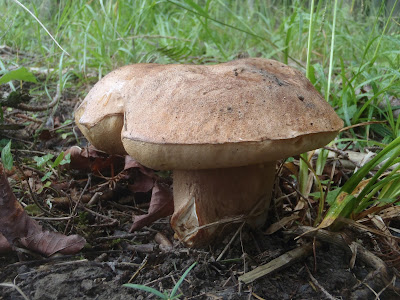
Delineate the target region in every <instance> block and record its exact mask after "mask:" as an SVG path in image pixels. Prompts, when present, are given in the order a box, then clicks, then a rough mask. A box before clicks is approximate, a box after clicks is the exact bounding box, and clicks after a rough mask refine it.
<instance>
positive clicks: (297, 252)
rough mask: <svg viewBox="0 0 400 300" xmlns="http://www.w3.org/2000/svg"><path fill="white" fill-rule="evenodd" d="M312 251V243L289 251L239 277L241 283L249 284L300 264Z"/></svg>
mask: <svg viewBox="0 0 400 300" xmlns="http://www.w3.org/2000/svg"><path fill="white" fill-rule="evenodd" d="M312 249H313V245H312V243H308V244H305V245H303V246H300V247H298V248H296V249H293V250H291V251H288V252H286V253H285V254H283V255H281V256H279V257H278V258H275V259H273V260H271V261H270V262H269V263H267V264H265V265H262V266H259V267H257V268H255V269H254V270H252V271H250V272H248V273H246V274H243V275H241V276H239V281H242V282H244V283H246V284H249V283H251V282H253V281H254V280H256V279H258V278H260V277H262V276H265V275H267V274H270V273H272V272H275V271H278V270H281V269H283V268H286V267H288V266H290V265H292V264H293V263H295V262H298V261H299V260H301V259H303V258H305V257H308V256H309V255H310V254H311V253H312Z"/></svg>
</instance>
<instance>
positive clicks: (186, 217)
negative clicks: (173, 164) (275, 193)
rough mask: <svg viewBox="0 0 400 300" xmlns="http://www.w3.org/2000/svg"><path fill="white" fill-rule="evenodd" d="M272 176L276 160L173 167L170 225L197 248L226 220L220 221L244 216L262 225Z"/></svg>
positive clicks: (185, 241) (219, 228)
mask: <svg viewBox="0 0 400 300" xmlns="http://www.w3.org/2000/svg"><path fill="white" fill-rule="evenodd" d="M274 178H275V162H269V163H264V164H258V165H251V166H245V167H236V168H224V169H208V170H175V171H174V175H173V179H174V205H175V212H174V214H173V216H172V219H171V225H172V227H173V229H174V230H175V233H176V235H177V237H178V238H179V239H180V240H181V241H182V242H183V243H185V244H186V245H187V246H189V247H198V246H203V245H207V244H209V243H210V242H211V241H212V240H213V239H214V238H215V237H216V236H218V235H219V234H220V233H221V232H222V230H223V229H225V228H227V226H226V225H227V223H226V222H221V220H227V219H229V218H231V219H232V218H233V219H237V218H238V217H240V216H243V217H245V218H246V220H247V221H248V223H250V224H251V225H253V226H261V225H262V224H263V223H264V222H265V219H266V215H267V214H266V213H267V209H268V207H269V203H270V198H271V190H272V187H273V184H274ZM256 206H257V207H256ZM250 213H251V216H250ZM211 223H216V224H211ZM229 223H232V222H229ZM203 226H204V227H203ZM228 227H229V226H228ZM224 232H226V231H225V230H224Z"/></svg>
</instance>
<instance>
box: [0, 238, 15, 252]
mask: <svg viewBox="0 0 400 300" xmlns="http://www.w3.org/2000/svg"><path fill="white" fill-rule="evenodd" d="M11 250H12V248H11V245H10V243H9V242H8V241H7V239H6V238H5V237H4V235H2V234H1V233H0V254H2V253H7V252H10V251H11Z"/></svg>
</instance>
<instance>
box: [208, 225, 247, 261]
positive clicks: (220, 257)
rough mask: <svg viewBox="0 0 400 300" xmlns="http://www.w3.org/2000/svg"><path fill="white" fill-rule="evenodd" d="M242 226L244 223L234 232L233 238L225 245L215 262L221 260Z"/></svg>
mask: <svg viewBox="0 0 400 300" xmlns="http://www.w3.org/2000/svg"><path fill="white" fill-rule="evenodd" d="M244 224H245V222H243V223H242V225H240V226H239V228H238V229H237V230H236V232H235V234H234V235H233V237H232V238H231V240H230V241H229V243H228V244H226V246H225V248H224V250H222V252H221V253H220V255H218V257H217V259H216V260H215V261H220V260H221V259H222V257H223V256H224V254H225V252H226V251H228V249H229V247H230V246H231V245H232V243H233V241H234V240H235V239H236V237H237V236H238V234H239V232H240V231H241V230H242V228H243V226H244Z"/></svg>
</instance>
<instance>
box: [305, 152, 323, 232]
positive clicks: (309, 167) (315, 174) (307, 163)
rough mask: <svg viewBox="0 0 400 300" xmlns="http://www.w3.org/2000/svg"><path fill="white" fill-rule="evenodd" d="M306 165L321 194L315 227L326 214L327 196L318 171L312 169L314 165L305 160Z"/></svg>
mask: <svg viewBox="0 0 400 300" xmlns="http://www.w3.org/2000/svg"><path fill="white" fill-rule="evenodd" d="M300 158H301V160H303V158H302V157H300ZM304 163H305V164H306V165H307V167H308V169H309V170H311V172H312V173H313V174H314V178H315V181H316V182H317V186H318V190H319V194H320V197H319V205H318V215H317V217H316V218H315V221H314V226H317V224H318V223H319V222H320V221H321V219H322V214H323V212H324V203H325V194H324V191H323V189H322V184H321V181H320V180H319V177H318V175H317V173H316V171H315V170H314V168H313V167H312V165H311V164H310V162H309V161H308V160H305V161H304Z"/></svg>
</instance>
